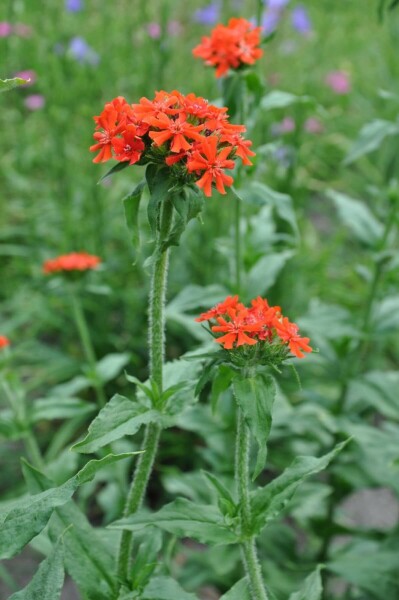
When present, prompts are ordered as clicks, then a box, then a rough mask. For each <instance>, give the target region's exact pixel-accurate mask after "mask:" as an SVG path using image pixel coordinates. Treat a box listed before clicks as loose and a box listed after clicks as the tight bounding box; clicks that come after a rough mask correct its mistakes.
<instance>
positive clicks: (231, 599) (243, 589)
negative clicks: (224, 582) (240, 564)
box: [220, 577, 251, 600]
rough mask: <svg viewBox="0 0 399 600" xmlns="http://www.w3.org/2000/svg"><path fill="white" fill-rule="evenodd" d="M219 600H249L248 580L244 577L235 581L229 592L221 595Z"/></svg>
mask: <svg viewBox="0 0 399 600" xmlns="http://www.w3.org/2000/svg"><path fill="white" fill-rule="evenodd" d="M220 600H251V594H250V592H249V582H248V579H247V578H246V577H244V578H243V579H240V581H237V583H236V584H234V585H233V587H232V588H231V590H229V591H228V592H226V594H223V596H222V597H221V598H220Z"/></svg>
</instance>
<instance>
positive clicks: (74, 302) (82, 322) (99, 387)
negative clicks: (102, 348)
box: [69, 286, 107, 408]
mask: <svg viewBox="0 0 399 600" xmlns="http://www.w3.org/2000/svg"><path fill="white" fill-rule="evenodd" d="M69 293H70V298H71V306H72V312H73V316H74V319H75V323H76V328H77V330H78V332H79V337H80V341H81V343H82V347H83V351H84V353H85V356H86V360H87V362H88V365H89V367H90V373H91V379H92V381H93V387H94V389H95V391H96V397H97V404H98V406H99V408H102V407H103V406H104V405H105V403H106V401H107V400H106V397H105V392H104V387H103V384H102V382H101V380H100V378H99V376H98V374H97V371H96V365H97V359H96V355H95V352H94V348H93V344H92V341H91V337H90V332H89V328H88V326H87V321H86V317H85V314H84V311H83V309H82V304H81V302H80V299H79V297H78V295H77V294H76V293H75V290H74V289H73V287H72V286H70V288H69Z"/></svg>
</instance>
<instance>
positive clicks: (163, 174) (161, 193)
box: [145, 164, 173, 235]
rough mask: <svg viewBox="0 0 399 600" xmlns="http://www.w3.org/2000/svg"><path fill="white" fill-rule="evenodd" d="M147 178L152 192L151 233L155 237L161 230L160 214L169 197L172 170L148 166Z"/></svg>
mask: <svg viewBox="0 0 399 600" xmlns="http://www.w3.org/2000/svg"><path fill="white" fill-rule="evenodd" d="M145 177H146V180H147V184H148V189H149V190H150V199H149V202H148V208H147V214H148V221H149V223H150V227H151V231H152V233H153V234H154V235H155V233H156V231H158V230H159V212H160V208H161V203H162V202H164V201H165V200H166V198H168V197H169V194H170V188H171V187H172V185H173V184H172V182H171V180H170V169H169V168H166V167H159V165H154V164H149V165H148V166H147V169H146V172H145Z"/></svg>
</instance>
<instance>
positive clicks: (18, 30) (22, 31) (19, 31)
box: [14, 23, 32, 38]
mask: <svg viewBox="0 0 399 600" xmlns="http://www.w3.org/2000/svg"><path fill="white" fill-rule="evenodd" d="M14 33H15V35H18V36H19V37H23V38H29V37H31V35H32V27H31V26H30V25H25V23H17V24H16V25H14Z"/></svg>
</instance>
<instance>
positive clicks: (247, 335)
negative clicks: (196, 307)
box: [196, 296, 312, 365]
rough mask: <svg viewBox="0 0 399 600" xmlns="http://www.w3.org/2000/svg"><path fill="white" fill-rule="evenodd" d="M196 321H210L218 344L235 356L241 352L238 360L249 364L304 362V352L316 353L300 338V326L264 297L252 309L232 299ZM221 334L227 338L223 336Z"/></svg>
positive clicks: (234, 298) (227, 299) (251, 306)
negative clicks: (287, 360)
mask: <svg viewBox="0 0 399 600" xmlns="http://www.w3.org/2000/svg"><path fill="white" fill-rule="evenodd" d="M196 321H199V322H203V321H208V322H209V325H210V330H211V332H213V333H214V334H216V335H215V336H214V337H215V342H217V343H218V344H221V346H222V347H223V348H224V349H225V350H231V351H232V352H233V353H234V352H235V351H236V350H237V349H240V353H241V354H240V353H238V354H237V353H235V359H236V360H237V359H238V360H239V359H240V358H242V357H244V358H245V360H247V361H248V360H253V361H256V362H258V363H260V364H274V365H277V364H279V363H281V362H283V361H284V360H286V359H287V358H289V355H290V353H291V355H294V356H296V357H297V358H303V357H304V356H305V355H304V352H312V348H311V347H310V346H309V338H307V337H301V336H300V335H299V333H298V330H299V328H298V326H297V325H296V324H295V323H292V322H290V321H289V320H288V318H287V317H283V315H282V314H281V308H280V307H279V306H270V305H269V303H268V301H267V300H266V299H265V298H261V297H260V296H259V297H258V298H254V299H253V300H252V301H251V305H250V306H249V307H246V306H244V305H243V304H242V303H241V302H240V301H239V299H238V296H233V297H232V296H228V297H227V298H226V299H225V300H224V301H223V302H220V303H219V304H217V305H216V306H214V307H213V308H211V309H210V310H209V311H207V312H205V313H202V314H201V315H200V317H198V318H197V319H196ZM220 333H222V334H223V335H222V336H219V335H218V334H220ZM255 346H256V348H254V349H253V350H251V348H252V347H255ZM248 353H249V354H248Z"/></svg>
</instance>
